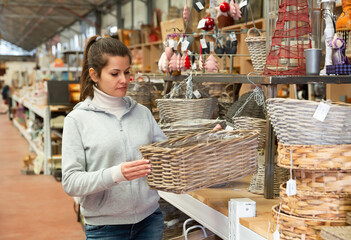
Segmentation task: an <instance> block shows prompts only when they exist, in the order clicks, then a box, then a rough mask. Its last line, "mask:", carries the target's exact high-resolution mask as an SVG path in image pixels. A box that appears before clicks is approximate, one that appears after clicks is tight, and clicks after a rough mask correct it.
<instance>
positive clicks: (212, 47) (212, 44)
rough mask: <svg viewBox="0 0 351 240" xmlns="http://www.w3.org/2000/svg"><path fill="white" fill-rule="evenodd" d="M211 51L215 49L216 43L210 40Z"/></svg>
mask: <svg viewBox="0 0 351 240" xmlns="http://www.w3.org/2000/svg"><path fill="white" fill-rule="evenodd" d="M210 51H211V52H213V51H214V43H213V42H212V41H211V42H210Z"/></svg>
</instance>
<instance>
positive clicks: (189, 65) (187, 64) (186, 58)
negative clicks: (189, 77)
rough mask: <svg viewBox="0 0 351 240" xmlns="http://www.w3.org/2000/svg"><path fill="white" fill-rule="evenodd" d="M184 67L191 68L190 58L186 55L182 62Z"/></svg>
mask: <svg viewBox="0 0 351 240" xmlns="http://www.w3.org/2000/svg"><path fill="white" fill-rule="evenodd" d="M184 67H185V68H186V69H189V68H190V67H191V62H190V58H189V55H188V54H187V55H186V57H185V61H184Z"/></svg>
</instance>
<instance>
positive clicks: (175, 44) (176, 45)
mask: <svg viewBox="0 0 351 240" xmlns="http://www.w3.org/2000/svg"><path fill="white" fill-rule="evenodd" d="M177 48H178V42H177V40H175V41H174V47H173V49H174V50H177Z"/></svg>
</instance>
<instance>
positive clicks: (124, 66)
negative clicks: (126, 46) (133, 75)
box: [90, 56, 130, 97]
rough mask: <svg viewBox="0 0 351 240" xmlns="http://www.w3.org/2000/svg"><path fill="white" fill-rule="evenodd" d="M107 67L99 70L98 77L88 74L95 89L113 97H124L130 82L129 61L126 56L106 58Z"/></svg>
mask: <svg viewBox="0 0 351 240" xmlns="http://www.w3.org/2000/svg"><path fill="white" fill-rule="evenodd" d="M107 58H108V59H107V65H106V66H105V67H103V68H102V69H101V75H100V77H98V76H97V74H96V72H95V71H94V72H95V74H94V73H93V74H92V73H90V75H91V76H92V79H93V80H94V82H96V83H97V88H98V89H99V90H101V91H103V92H104V93H106V94H108V95H110V96H114V97H124V96H125V95H126V93H127V89H128V86H129V82H130V60H129V57H128V56H124V57H121V56H108V57H107Z"/></svg>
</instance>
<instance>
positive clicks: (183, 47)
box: [182, 40, 189, 52]
mask: <svg viewBox="0 0 351 240" xmlns="http://www.w3.org/2000/svg"><path fill="white" fill-rule="evenodd" d="M188 46H189V41H188V40H184V41H183V43H182V52H184V51H186V50H187V49H188Z"/></svg>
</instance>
